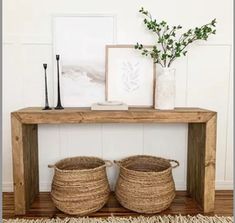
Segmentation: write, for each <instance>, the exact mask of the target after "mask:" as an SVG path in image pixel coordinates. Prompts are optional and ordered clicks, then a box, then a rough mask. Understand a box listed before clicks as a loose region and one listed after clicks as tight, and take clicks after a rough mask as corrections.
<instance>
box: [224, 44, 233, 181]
mask: <svg viewBox="0 0 235 223" xmlns="http://www.w3.org/2000/svg"><path fill="white" fill-rule="evenodd" d="M228 47H229V77H228V90H227V98H228V103H227V111H226V130H225V131H226V134H225V135H226V140H225V148H226V149H225V159H224V181H226V176H227V162H226V161H227V152H228V127H229V106H230V100H231V95H230V88H231V86H230V81H231V73H232V72H231V62H232V47H231V45H230V46H228Z"/></svg>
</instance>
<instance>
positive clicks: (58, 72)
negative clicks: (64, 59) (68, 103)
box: [55, 55, 64, 110]
mask: <svg viewBox="0 0 235 223" xmlns="http://www.w3.org/2000/svg"><path fill="white" fill-rule="evenodd" d="M59 60H60V55H56V61H57V97H58V100H57V106H56V107H55V109H58V110H59V109H64V108H63V106H62V105H61V98H60V66H59Z"/></svg>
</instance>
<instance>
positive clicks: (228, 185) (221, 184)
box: [215, 181, 233, 190]
mask: <svg viewBox="0 0 235 223" xmlns="http://www.w3.org/2000/svg"><path fill="white" fill-rule="evenodd" d="M215 189H216V190H233V181H216V183H215Z"/></svg>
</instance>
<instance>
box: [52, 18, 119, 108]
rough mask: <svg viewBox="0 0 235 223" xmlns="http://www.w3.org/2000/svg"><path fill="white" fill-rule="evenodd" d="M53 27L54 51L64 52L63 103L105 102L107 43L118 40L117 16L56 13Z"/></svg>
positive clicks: (87, 103)
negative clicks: (58, 14) (116, 37)
mask: <svg viewBox="0 0 235 223" xmlns="http://www.w3.org/2000/svg"><path fill="white" fill-rule="evenodd" d="M53 27H54V28H53V30H54V33H53V34H54V54H60V55H61V97H62V103H63V105H64V106H65V107H90V106H91V104H92V103H95V102H98V101H104V100H105V46H106V45H107V44H113V43H114V42H115V36H116V33H115V29H116V27H115V16H110V15H78V16H56V17H54V18H53ZM55 83H56V81H55ZM55 89H56V88H55ZM55 95H56V94H55Z"/></svg>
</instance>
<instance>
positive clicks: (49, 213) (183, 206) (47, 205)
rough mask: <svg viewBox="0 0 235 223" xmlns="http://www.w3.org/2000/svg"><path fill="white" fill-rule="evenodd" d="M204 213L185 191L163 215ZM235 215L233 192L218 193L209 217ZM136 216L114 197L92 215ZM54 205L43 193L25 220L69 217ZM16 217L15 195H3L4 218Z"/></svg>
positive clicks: (180, 192)
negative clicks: (212, 211)
mask: <svg viewBox="0 0 235 223" xmlns="http://www.w3.org/2000/svg"><path fill="white" fill-rule="evenodd" d="M199 213H202V211H201V209H200V208H199V207H198V205H197V203H196V202H195V201H193V199H192V198H190V197H189V196H187V193H186V192H184V191H179V192H177V195H176V198H175V199H174V201H173V203H172V205H171V207H170V208H169V209H167V210H166V211H164V212H161V213H160V214H161V215H164V214H182V215H187V214H189V215H196V214H199ZM214 214H216V215H219V216H220V215H224V216H232V215H233V191H216V199H215V212H214V213H211V214H208V215H214ZM110 215H114V216H130V215H131V216H134V215H139V214H137V213H134V212H131V211H129V210H127V209H125V208H123V207H122V206H121V205H120V204H119V203H118V202H117V200H116V199H115V197H114V195H113V194H112V195H111V196H110V199H109V201H108V203H107V204H106V205H105V206H104V207H103V208H102V209H101V210H100V211H99V212H96V213H93V214H91V215H90V216H92V217H106V216H110ZM67 216H68V215H65V214H63V213H62V212H60V211H59V210H58V209H56V208H55V206H54V205H53V203H52V201H51V198H50V194H49V193H48V192H41V193H40V194H39V195H38V197H37V198H36V200H35V201H34V203H33V204H32V206H31V208H30V210H29V211H28V213H27V214H26V215H24V216H20V217H24V218H36V217H49V218H52V217H62V218H63V217H67ZM16 217H19V216H15V215H14V195H13V193H3V218H16Z"/></svg>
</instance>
